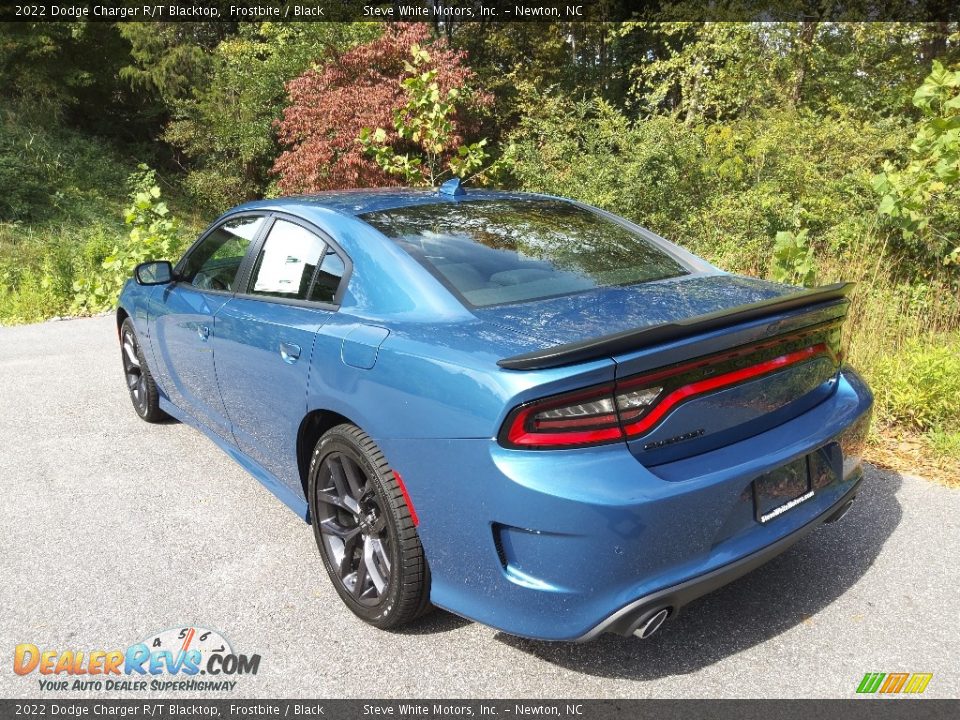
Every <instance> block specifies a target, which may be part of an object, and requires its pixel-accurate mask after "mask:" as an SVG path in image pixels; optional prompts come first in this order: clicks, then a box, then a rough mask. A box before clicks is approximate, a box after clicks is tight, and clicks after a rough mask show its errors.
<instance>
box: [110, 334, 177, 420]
mask: <svg viewBox="0 0 960 720" xmlns="http://www.w3.org/2000/svg"><path fill="white" fill-rule="evenodd" d="M120 359H121V360H122V361H123V375H124V378H125V379H126V381H127V390H128V391H129V393H130V402H132V403H133V409H134V410H136V411H137V415H139V416H140V417H141V418H142V419H143V420H146V421H147V422H149V423H155V422H160V421H161V420H165V419H166V418H167V417H168V415H167V414H166V413H165V412H164V411H163V410H161V409H160V391H159V390H158V389H157V384H156V383H155V382H154V380H153V375H152V374H151V373H150V368H148V367H147V359H146V357H144V354H143V349H142V348H141V347H140V341H139V340H137V332H136V330H135V329H134V327H133V320H131V319H130V318H126V319H125V320H124V321H123V324H122V325H121V326H120Z"/></svg>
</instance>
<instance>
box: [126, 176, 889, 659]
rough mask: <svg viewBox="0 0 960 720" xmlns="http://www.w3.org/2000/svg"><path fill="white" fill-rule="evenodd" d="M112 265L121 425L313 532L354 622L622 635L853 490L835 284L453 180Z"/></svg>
mask: <svg viewBox="0 0 960 720" xmlns="http://www.w3.org/2000/svg"><path fill="white" fill-rule="evenodd" d="M135 276H136V277H135V278H134V279H132V280H130V281H129V282H128V283H127V285H126V286H125V288H124V290H123V293H122V295H121V297H120V303H119V308H118V313H117V323H118V331H119V335H120V342H121V346H122V351H121V356H122V360H123V369H124V372H125V376H126V380H127V384H128V386H129V388H130V394H131V398H132V400H133V404H134V407H135V408H136V410H137V412H138V413H139V414H140V416H141V417H143V418H144V419H145V420H149V421H153V420H157V419H160V418H162V417H165V416H166V415H172V416H173V417H175V418H178V419H179V420H181V421H183V422H186V423H189V424H190V425H193V426H195V427H197V428H199V429H200V430H202V431H203V432H204V433H206V434H207V435H208V436H209V437H210V438H212V439H213V441H214V442H216V443H217V444H218V445H219V446H220V447H221V448H223V449H224V450H225V451H226V452H227V453H229V454H230V455H231V456H232V457H233V458H234V459H235V460H236V461H237V462H239V463H240V464H241V465H242V466H243V467H244V468H246V470H247V471H249V472H250V473H251V474H252V475H254V476H255V477H256V478H257V479H259V480H260V481H261V482H262V483H263V484H264V485H265V486H266V487H267V488H269V489H270V490H271V491H272V492H273V493H274V494H275V495H276V496H277V497H278V498H279V499H280V500H282V501H283V502H285V503H286V504H287V505H289V506H290V507H291V508H292V509H293V510H294V511H295V512H297V513H298V514H299V515H301V516H302V517H303V518H304V519H306V520H307V521H309V522H311V523H312V524H313V528H314V532H315V536H316V540H317V544H318V546H319V549H320V555H321V557H322V559H323V563H324V565H325V566H326V569H327V572H328V573H329V575H330V578H331V580H332V582H333V584H334V585H335V587H336V589H337V592H338V593H339V594H340V596H341V597H342V599H343V601H344V603H345V604H346V605H347V606H348V607H349V608H350V609H351V610H352V611H353V612H354V613H356V614H357V615H358V616H360V617H361V618H363V619H364V620H366V621H367V622H370V623H372V624H374V625H376V626H378V627H384V628H386V627H393V626H397V625H399V624H402V623H405V622H408V621H410V620H412V619H414V618H416V617H417V616H418V615H420V614H422V613H423V612H424V611H425V610H426V609H427V608H429V607H430V606H431V605H436V606H439V607H442V608H446V609H448V610H450V611H452V612H454V613H457V614H459V615H462V616H464V617H467V618H471V619H473V620H477V621H479V622H482V623H486V624H488V625H491V626H494V627H496V628H500V629H502V630H504V631H506V632H508V633H513V634H516V635H522V636H526V637H532V638H541V639H550V640H586V639H590V638H593V637H595V636H597V635H598V634H600V633H603V632H614V633H619V634H623V635H629V634H634V635H637V636H640V637H646V636H648V635H650V634H651V633H653V632H655V631H656V630H657V628H658V627H659V626H660V624H661V623H662V622H663V621H664V620H665V619H667V618H669V617H671V616H672V615H674V614H676V613H677V611H678V610H679V609H680V608H681V607H682V606H683V605H684V604H686V603H688V602H689V601H690V600H692V599H694V598H696V597H698V596H700V595H702V594H704V593H706V592H709V591H710V590H712V589H714V588H717V587H719V586H721V585H723V584H724V583H727V582H729V581H731V580H733V579H735V578H736V577H739V576H740V575H743V574H744V573H746V572H748V571H749V570H751V569H753V568H755V567H757V566H758V565H760V564H761V563H763V562H765V561H767V560H769V559H770V558H772V557H774V556H775V555H777V554H778V553H780V552H782V551H783V550H785V549H786V548H787V547H789V546H790V545H791V544H793V543H794V542H796V541H797V540H799V539H800V537H802V536H803V535H805V534H806V533H808V532H809V531H810V530H812V529H814V528H815V527H816V526H817V525H819V524H820V523H823V522H829V521H831V520H835V519H837V518H839V517H840V516H841V515H843V514H844V513H845V512H846V510H847V509H848V508H849V506H850V504H851V502H852V501H853V498H854V495H855V493H856V492H857V488H858V483H859V481H860V477H861V470H860V455H861V448H862V444H863V439H864V435H865V433H866V430H867V425H868V423H869V419H870V411H871V406H872V397H871V394H870V391H869V390H868V388H867V387H866V385H865V384H864V383H863V381H862V380H861V379H860V378H859V377H858V376H857V375H856V373H854V372H853V371H852V370H851V369H850V368H849V367H847V366H845V365H843V364H842V350H841V324H842V323H843V320H844V317H845V315H846V313H847V308H848V306H849V300H848V298H847V294H848V290H849V285H843V284H837V285H832V286H826V287H821V288H817V289H815V290H803V289H800V288H795V287H789V286H785V285H780V284H775V283H770V282H766V281H762V280H757V279H753V278H747V277H740V276H736V275H731V274H727V273H724V272H722V271H720V270H718V269H717V268H715V267H713V266H711V265H710V264H708V263H706V262H704V261H703V260H701V259H699V258H697V257H695V256H693V255H691V254H690V253H688V252H686V251H684V250H682V249H681V248H679V247H677V246H675V245H673V244H671V243H669V242H667V241H665V240H664V239H662V238H660V237H658V236H656V235H654V234H653V233H650V232H648V231H646V230H644V229H642V228H640V227H638V226H636V225H634V224H632V223H630V222H627V221H626V220H623V219H621V218H619V217H616V216H614V215H611V214H609V213H606V212H603V211H600V210H597V209H595V208H592V207H588V206H586V205H583V204H580V203H577V202H573V201H570V200H565V199H562V198H555V197H549V196H544V195H535V194H526V193H507V192H493V191H483V190H470V191H464V190H463V188H462V187H460V185H459V184H458V183H457V182H456V181H452V182H450V183H447V184H445V185H444V186H443V187H442V188H440V190H439V191H438V190H403V189H387V190H365V191H349V192H333V193H326V194H319V195H315V196H304V197H292V198H284V199H278V200H264V201H258V202H251V203H248V204H245V205H241V206H240V207H237V208H234V209H233V210H230V211H229V212H228V213H226V214H225V215H223V216H222V217H221V218H219V219H218V220H217V221H216V222H214V223H213V225H211V227H210V228H209V229H208V230H207V231H206V232H205V233H204V234H203V235H202V236H201V237H200V238H199V239H198V240H197V241H196V242H195V243H194V244H193V246H192V247H191V248H190V249H189V250H188V251H187V253H186V254H185V255H184V257H183V258H182V259H181V260H180V261H179V262H178V263H177V264H176V266H175V267H174V266H173V265H171V263H169V262H163V261H157V262H150V263H144V264H143V265H140V266H138V267H137V269H136V273H135ZM789 601H790V600H789V598H788V597H785V598H784V602H789Z"/></svg>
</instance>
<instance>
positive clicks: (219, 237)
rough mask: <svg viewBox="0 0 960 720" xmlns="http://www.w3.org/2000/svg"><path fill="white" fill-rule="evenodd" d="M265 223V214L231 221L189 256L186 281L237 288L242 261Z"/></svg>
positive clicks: (204, 286)
mask: <svg viewBox="0 0 960 720" xmlns="http://www.w3.org/2000/svg"><path fill="white" fill-rule="evenodd" d="M262 225H263V218H262V217H240V218H235V219H233V220H227V221H226V222H225V223H223V224H222V225H220V226H219V227H217V228H216V229H214V230H213V231H212V232H211V233H210V234H209V235H207V236H206V237H205V238H204V239H203V242H201V243H200V244H199V245H198V246H197V247H195V248H194V249H193V251H192V252H191V253H190V254H189V255H188V256H187V258H186V261H185V263H184V267H183V270H182V272H181V278H182V280H184V281H185V282H188V283H190V284H191V285H193V286H194V287H196V288H200V289H201V290H230V291H233V290H236V287H235V283H236V281H237V271H238V270H240V263H242V262H243V258H244V256H245V255H246V254H247V249H248V248H249V247H250V243H251V241H252V240H253V238H254V237H256V235H257V232H259V230H260V227H261V226H262Z"/></svg>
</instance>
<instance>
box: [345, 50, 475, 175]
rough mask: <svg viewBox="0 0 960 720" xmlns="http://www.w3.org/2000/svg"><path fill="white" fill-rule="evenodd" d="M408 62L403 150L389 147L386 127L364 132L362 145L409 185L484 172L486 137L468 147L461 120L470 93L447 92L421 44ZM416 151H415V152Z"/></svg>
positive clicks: (400, 114)
mask: <svg viewBox="0 0 960 720" xmlns="http://www.w3.org/2000/svg"><path fill="white" fill-rule="evenodd" d="M410 52H411V56H412V60H411V62H408V63H406V65H405V69H406V72H407V75H408V76H407V77H405V78H404V79H403V80H401V81H400V85H401V86H402V87H403V89H404V91H405V93H406V95H407V102H406V104H404V105H403V106H402V107H400V108H398V109H396V110H395V111H394V113H393V130H394V132H395V133H396V137H397V138H398V139H399V141H400V142H399V143H398V144H400V145H402V146H403V147H404V149H405V150H406V151H402V150H398V149H397V148H395V147H394V145H392V144H390V143H389V142H388V133H387V130H385V129H384V128H376V129H375V130H372V129H370V128H363V129H362V130H361V131H360V137H359V138H358V142H359V143H360V144H361V145H362V146H363V147H364V149H365V151H366V152H367V153H369V154H370V155H371V156H372V157H373V158H374V160H376V162H377V164H378V165H379V166H380V167H381V168H382V169H383V171H384V172H386V173H388V174H390V175H396V176H398V177H400V178H402V179H403V181H404V183H406V184H408V185H425V186H427V187H433V186H435V185H437V184H439V183H440V182H441V181H442V180H444V179H446V178H447V177H451V176H452V177H459V178H461V179H462V180H467V179H469V178H470V177H471V176H474V175H477V174H478V173H480V172H481V170H483V171H484V172H490V171H491V168H490V167H487V168H484V163H485V162H486V161H487V160H488V159H489V153H488V152H487V150H486V145H487V140H486V138H484V139H482V140H478V141H476V142H473V143H469V144H468V143H464V142H462V139H461V138H460V136H459V133H458V128H457V125H456V121H455V116H456V113H457V103H458V101H460V99H461V98H462V97H464V96H469V95H470V92H471V91H470V89H469V88H466V87H462V88H449V89H448V90H447V91H446V92H445V93H444V92H441V90H440V84H439V82H438V81H437V76H438V71H437V69H436V68H428V67H427V66H428V64H429V62H430V54H429V53H428V52H427V51H426V50H424V49H423V48H422V47H420V46H419V45H414V46H413V47H412V48H411V49H410ZM409 148H412V149H409Z"/></svg>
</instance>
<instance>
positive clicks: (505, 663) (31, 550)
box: [0, 317, 960, 698]
mask: <svg viewBox="0 0 960 720" xmlns="http://www.w3.org/2000/svg"><path fill="white" fill-rule="evenodd" d="M114 328H115V326H114V321H113V319H112V318H110V317H100V318H92V319H80V320H68V321H59V322H48V323H43V324H40V325H30V326H22V327H12V328H0V697H38V696H46V697H51V698H52V697H58V696H59V697H84V696H86V697H89V696H112V697H130V696H131V695H130V694H128V693H124V692H102V693H98V692H96V691H90V692H88V693H83V692H69V691H67V692H56V691H53V692H44V691H41V690H40V689H39V686H38V677H41V676H39V675H38V674H37V673H33V674H31V675H26V676H18V675H16V674H15V673H14V672H13V664H12V662H11V660H12V658H13V653H14V647H15V646H16V645H17V644H19V643H33V644H35V645H37V646H38V647H41V648H42V649H46V648H50V649H57V650H60V651H63V650H84V651H89V650H92V649H103V650H110V649H114V648H118V649H122V648H126V647H128V646H129V645H131V644H133V643H135V642H137V641H140V640H142V639H144V638H147V637H150V636H152V635H153V634H155V633H156V632H158V631H161V630H164V629H166V628H176V627H181V626H183V627H186V626H197V627H203V628H210V629H214V630H218V631H220V632H221V633H222V634H223V635H224V636H225V637H227V638H228V639H229V640H230V642H231V643H232V646H233V649H234V650H235V651H236V652H240V653H245V654H259V655H260V656H261V662H260V666H259V671H258V673H257V674H256V675H247V676H244V677H239V678H237V684H236V686H235V687H234V689H233V690H232V691H229V692H227V693H220V694H217V693H213V694H200V693H189V692H186V693H178V694H177V696H178V697H218V696H225V697H287V698H292V697H407V698H427V697H429V698H439V697H468V698H496V697H512V698H556V697H564V698H566V697H594V698H647V697H659V698H665V697H767V698H780V697H842V698H847V697H852V696H853V695H854V690H855V689H856V686H857V685H858V684H859V682H860V680H861V678H862V677H863V675H864V673H867V672H929V673H933V674H934V676H933V679H932V680H931V682H930V684H929V686H928V688H927V690H926V693H925V695H926V696H927V697H958V696H960V628H958V619H960V593H958V583H957V569H958V567H957V565H958V549H960V491H958V490H951V489H947V488H944V487H941V486H938V485H936V484H933V483H931V482H928V481H925V480H923V479H920V478H915V477H910V476H901V475H897V474H894V473H890V472H886V471H881V470H878V469H874V468H870V467H868V469H867V476H866V479H865V481H864V484H863V487H862V490H861V492H860V497H859V498H858V501H857V502H856V503H855V505H854V507H853V509H852V510H851V511H850V513H849V514H848V515H847V516H846V518H844V520H843V521H841V522H840V523H836V524H834V525H830V526H825V527H823V528H821V529H819V530H818V531H816V532H815V533H813V534H811V535H810V536H808V537H807V538H805V539H804V540H803V541H801V542H800V543H799V544H798V545H796V546H794V548H793V549H791V550H790V551H788V552H787V553H786V554H784V555H782V556H780V557H779V558H777V559H776V560H774V561H773V562H771V563H770V564H768V565H766V566H764V567H762V568H760V569H759V570H757V571H755V572H753V573H752V574H750V575H748V576H746V577H744V578H742V579H741V580H739V581H737V582H735V583H733V584H732V585H729V586H727V587H725V588H723V589H721V590H719V591H717V592H715V593H713V594H711V595H709V596H707V597H705V598H703V599H701V600H699V601H697V602H696V603H695V604H693V605H691V606H689V607H688V608H687V610H686V612H685V614H683V615H682V616H680V617H679V618H677V619H676V620H675V621H673V622H671V623H668V624H667V625H665V626H664V629H663V630H662V631H661V632H660V633H659V634H658V635H656V636H655V637H654V638H652V639H650V640H647V641H639V640H633V639H623V638H618V637H613V636H604V637H602V638H601V639H599V640H597V641H595V642H591V643H586V644H582V645H571V644H552V643H540V642H532V641H529V640H521V639H518V638H515V637H511V636H509V635H505V634H503V633H501V632H498V631H496V630H493V629H491V628H488V627H484V626H482V625H478V624H476V623H472V622H469V621H466V620H463V619H461V618H458V617H455V616H453V615H450V614H448V613H444V612H435V613H434V614H433V615H431V616H429V617H428V618H426V619H424V620H422V621H420V622H419V623H418V624H416V625H415V626H413V627H412V628H410V629H409V630H405V631H403V632H383V631H380V630H376V629H374V628H371V627H369V626H367V625H365V624H363V623H362V622H361V621H360V620H358V619H356V618H355V617H354V616H353V615H352V614H351V613H350V612H349V611H348V610H347V609H346V608H345V607H344V606H343V605H342V604H341V602H340V601H339V598H338V597H337V595H336V593H335V592H334V590H333V588H332V587H331V585H330V583H329V580H328V579H327V577H326V574H325V573H324V571H323V567H322V564H321V562H320V558H319V555H318V554H317V549H316V546H315V544H314V540H313V536H312V533H311V530H310V528H309V526H307V525H306V524H305V523H303V522H302V521H301V520H299V519H298V518H297V517H295V516H294V515H293V514H292V513H291V512H290V511H289V510H287V509H286V508H285V507H284V506H283V505H282V504H281V503H280V502H279V501H277V500H275V499H274V498H273V496H272V495H271V494H270V493H269V492H268V491H267V490H265V489H264V488H263V487H261V486H260V485H259V484H258V483H257V482H256V481H255V480H254V479H253V478H251V477H250V476H248V475H247V474H246V473H245V472H244V471H243V470H241V469H240V467H239V466H237V465H236V464H235V463H234V462H233V461H232V460H230V458H229V457H227V456H226V455H225V454H224V453H223V452H222V451H221V450H219V449H218V448H217V447H216V446H215V445H214V444H213V443H212V442H210V441H209V440H208V439H207V438H206V437H204V436H203V435H201V434H200V433H198V432H196V431H195V430H193V429H191V428H189V427H187V426H185V425H182V424H179V423H174V422H170V423H165V424H161V425H148V424H146V423H144V422H142V421H140V420H139V419H138V418H137V416H136V415H135V413H134V411H133V409H132V407H131V406H130V402H129V399H128V397H127V393H126V387H125V385H124V382H123V378H122V375H121V371H120V356H119V349H118V345H117V339H116V333H115V329H114ZM4 657H5V658H6V659H2V658H4ZM69 679H70V680H71V681H72V680H73V679H74V678H73V677H70V678H69ZM144 695H145V694H143V693H141V694H137V695H136V697H143V696H144Z"/></svg>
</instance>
